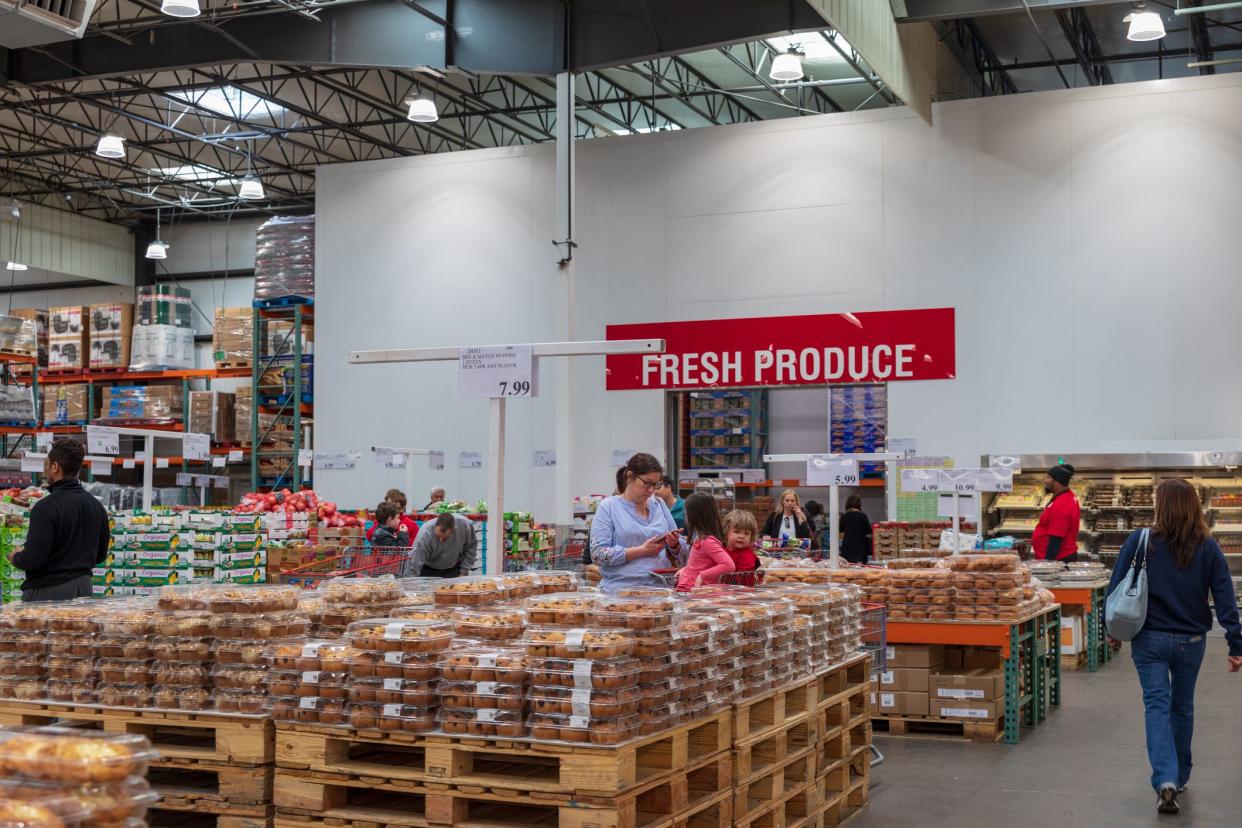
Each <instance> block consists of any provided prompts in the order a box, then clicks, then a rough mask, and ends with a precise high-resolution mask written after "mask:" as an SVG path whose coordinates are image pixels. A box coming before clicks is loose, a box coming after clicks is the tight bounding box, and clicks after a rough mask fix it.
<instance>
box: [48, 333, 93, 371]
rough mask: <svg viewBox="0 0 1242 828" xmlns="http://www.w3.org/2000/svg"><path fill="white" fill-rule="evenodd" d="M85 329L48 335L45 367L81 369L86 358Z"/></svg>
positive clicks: (59, 369)
mask: <svg viewBox="0 0 1242 828" xmlns="http://www.w3.org/2000/svg"><path fill="white" fill-rule="evenodd" d="M88 353H89V352H88V350H87V335H86V331H82V332H81V333H78V334H69V335H66V336H56V335H52V336H50V337H48V353H47V367H48V369H49V370H52V371H81V370H83V369H84V368H85V367H86V359H87V354H88Z"/></svg>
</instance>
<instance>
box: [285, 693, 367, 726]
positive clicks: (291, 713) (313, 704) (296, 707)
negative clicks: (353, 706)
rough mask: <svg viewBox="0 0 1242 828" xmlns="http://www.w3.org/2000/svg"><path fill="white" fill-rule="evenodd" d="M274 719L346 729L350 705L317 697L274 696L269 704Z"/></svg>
mask: <svg viewBox="0 0 1242 828" xmlns="http://www.w3.org/2000/svg"><path fill="white" fill-rule="evenodd" d="M268 709H269V711H270V712H271V715H272V719H274V720H275V721H278V722H301V723H303V724H320V725H330V726H333V727H346V726H348V725H349V710H350V705H349V704H348V703H347V702H346V701H345V699H332V698H319V697H315V696H272V697H271V699H270V704H269V708H268Z"/></svg>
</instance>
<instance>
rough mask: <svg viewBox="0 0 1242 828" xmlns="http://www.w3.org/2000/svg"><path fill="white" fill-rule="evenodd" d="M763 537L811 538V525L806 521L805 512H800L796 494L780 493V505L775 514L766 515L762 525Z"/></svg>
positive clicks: (789, 491) (792, 491) (799, 503)
mask: <svg viewBox="0 0 1242 828" xmlns="http://www.w3.org/2000/svg"><path fill="white" fill-rule="evenodd" d="M763 536H764V537H765V538H788V539H793V538H809V537H811V523H810V521H809V520H807V517H806V512H804V511H802V502H801V501H799V500H798V493H797V492H795V491H794V490H793V489H786V490H785V491H783V492H781V502H780V505H778V506H777V508H776V511H775V512H773V513H772V514H770V515H768V520H767V522H766V523H764V524H763Z"/></svg>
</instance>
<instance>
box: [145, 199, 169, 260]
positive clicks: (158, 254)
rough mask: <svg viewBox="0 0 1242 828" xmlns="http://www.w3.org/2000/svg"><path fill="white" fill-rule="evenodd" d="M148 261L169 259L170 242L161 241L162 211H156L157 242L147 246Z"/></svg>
mask: <svg viewBox="0 0 1242 828" xmlns="http://www.w3.org/2000/svg"><path fill="white" fill-rule="evenodd" d="M147 258H148V259H161V260H162V259H167V258H168V242H163V241H160V211H159V210H156V211H155V241H153V242H151V243H150V244H148V245H147Z"/></svg>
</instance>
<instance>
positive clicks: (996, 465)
mask: <svg viewBox="0 0 1242 828" xmlns="http://www.w3.org/2000/svg"><path fill="white" fill-rule="evenodd" d="M988 468H991V469H1001V470H1002V471H1008V472H1011V473H1013V474H1021V473H1022V458H1020V457H1016V456H1014V455H1012V454H998V455H996V456H995V457H989V458H988Z"/></svg>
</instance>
